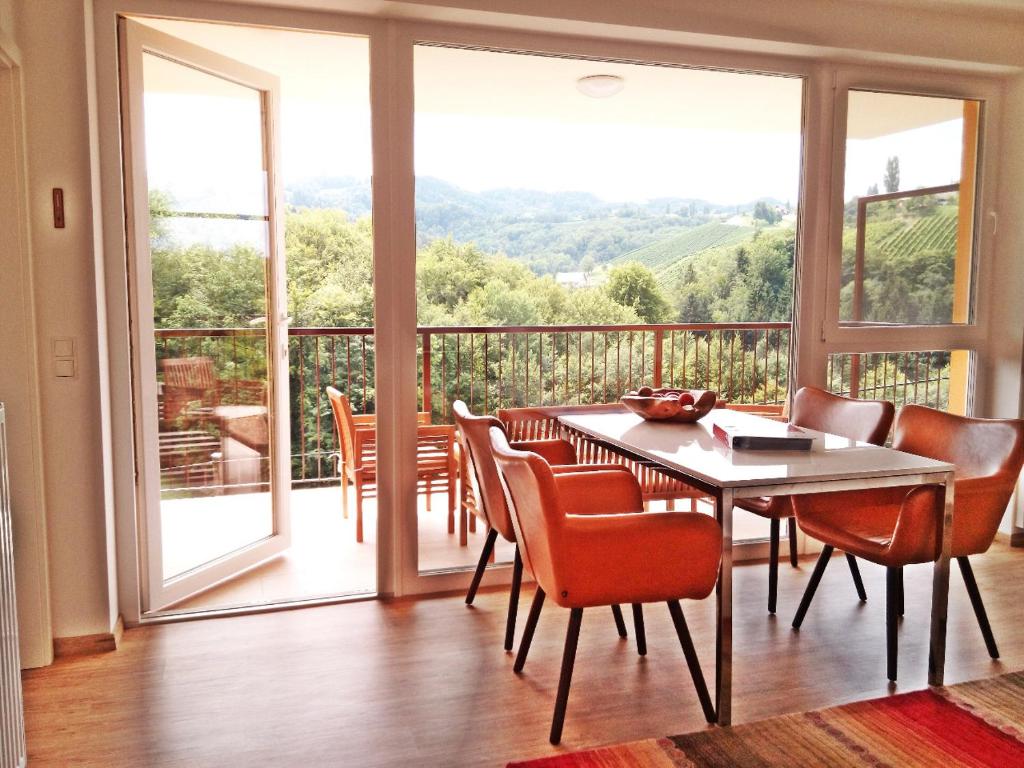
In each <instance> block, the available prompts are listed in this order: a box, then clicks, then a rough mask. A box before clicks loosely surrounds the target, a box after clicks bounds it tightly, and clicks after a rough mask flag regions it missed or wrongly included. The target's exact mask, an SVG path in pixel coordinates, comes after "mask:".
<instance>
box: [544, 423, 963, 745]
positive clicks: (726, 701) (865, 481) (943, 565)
mask: <svg viewBox="0 0 1024 768" xmlns="http://www.w3.org/2000/svg"><path fill="white" fill-rule="evenodd" d="M571 419H573V416H571V415H567V416H562V417H559V422H560V423H561V427H562V429H563V430H565V431H567V432H569V433H575V435H576V436H578V437H580V438H583V439H585V440H588V441H590V442H594V443H597V444H599V445H600V446H601V447H603V448H607V449H608V450H611V451H614V452H615V453H618V454H619V455H621V456H625V457H626V458H629V459H631V460H632V461H636V462H638V463H642V464H648V465H653V466H656V467H657V468H658V471H659V472H664V473H665V474H667V475H669V476H670V477H673V478H675V479H677V480H681V481H683V482H685V483H688V484H690V485H693V486H695V487H697V488H700V489H701V490H703V491H705V492H706V493H707V494H708V495H709V496H711V497H712V498H713V499H714V500H715V518H716V519H717V520H718V522H719V524H720V525H721V526H722V563H721V566H720V570H719V575H718V584H717V587H716V598H717V614H718V616H717V618H718V622H717V631H716V638H715V681H716V684H715V712H716V715H717V722H718V724H719V725H730V724H731V722H732V516H733V506H734V504H735V501H736V499H747V498H757V497H761V496H795V495H798V494H805V493H828V492H833V491H860V490H870V489H872V488H893V487H899V486H904V485H942V486H944V488H945V503H944V509H943V516H942V551H941V554H940V555H939V558H938V559H937V560H936V561H935V564H934V568H933V572H932V612H931V641H930V645H929V653H928V684H929V685H942V683H943V674H944V668H945V659H946V615H947V609H948V603H949V560H950V553H951V550H952V543H953V493H954V485H953V471H952V469H948V470H942V471H923V472H916V473H905V474H893V475H882V476H875V477H866V478H836V479H830V480H812V481H802V482H766V483H762V484H760V485H741V486H723V485H719V484H716V483H712V482H708V481H707V480H706V479H704V478H701V477H696V476H694V475H691V474H688V473H687V472H685V471H682V469H681V468H679V467H670V466H667V465H666V464H664V463H663V462H662V461H660V460H659V459H658V458H657V457H655V456H652V455H649V454H646V453H644V452H643V450H642V448H641V447H640V446H633V445H630V446H626V445H622V444H619V443H615V442H612V441H611V440H609V439H607V438H608V436H607V435H604V434H602V433H600V432H597V431H590V430H588V429H586V428H584V427H582V426H580V425H579V424H572V423H568V421H567V420H571ZM947 466H948V465H947Z"/></svg>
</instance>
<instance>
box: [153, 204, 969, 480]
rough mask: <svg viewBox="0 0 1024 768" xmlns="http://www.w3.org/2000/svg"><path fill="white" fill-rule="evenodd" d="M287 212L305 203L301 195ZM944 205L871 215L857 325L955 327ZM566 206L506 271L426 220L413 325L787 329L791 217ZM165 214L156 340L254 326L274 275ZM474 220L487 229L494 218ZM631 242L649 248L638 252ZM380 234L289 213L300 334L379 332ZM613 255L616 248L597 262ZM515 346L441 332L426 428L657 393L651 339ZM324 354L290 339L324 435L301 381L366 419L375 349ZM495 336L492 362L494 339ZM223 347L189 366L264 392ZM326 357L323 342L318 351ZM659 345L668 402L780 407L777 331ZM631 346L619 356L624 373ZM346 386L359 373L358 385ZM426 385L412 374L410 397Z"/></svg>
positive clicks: (293, 312) (891, 389) (949, 218)
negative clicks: (376, 279)
mask: <svg viewBox="0 0 1024 768" xmlns="http://www.w3.org/2000/svg"><path fill="white" fill-rule="evenodd" d="M524 197H527V196H525V195H524V194H519V195H518V196H517V200H519V203H517V204H522V199H523V198H524ZM536 197H537V200H538V201H539V202H537V205H540V206H541V207H543V206H547V207H548V208H549V209H551V208H552V205H551V199H550V196H548V195H546V194H542V193H537V195H536ZM292 199H293V200H295V199H300V200H301V199H302V198H301V196H294V195H293V198H292ZM307 202H310V201H307ZM311 202H316V200H312V201H311ZM491 202H493V201H491ZM535 202H536V201H535ZM563 202H565V201H563ZM956 203H957V201H956V197H955V195H952V196H945V197H942V198H934V197H933V198H914V199H911V200H899V201H891V202H886V203H879V204H875V205H873V206H872V207H871V209H870V214H869V218H868V226H867V229H866V233H865V234H866V237H865V240H866V245H865V283H864V304H863V307H862V317H864V318H865V319H872V320H874V319H884V320H886V321H890V322H893V321H900V322H907V321H912V322H940V321H941V320H942V318H948V317H949V313H950V311H951V310H950V307H951V303H952V269H953V261H954V254H955V247H956V207H957V206H956ZM565 205H568V206H569V207H570V208H571V207H572V206H575V209H573V210H574V212H573V213H572V214H571V215H570V214H569V213H567V212H566V211H564V210H561V211H556V210H548V213H547V216H548V219H549V220H548V221H546V222H545V223H544V224H543V226H542V225H540V224H538V223H537V221H538V219H539V218H543V216H542V212H541V211H539V210H537V209H533V210H530V211H527V212H525V213H523V219H522V220H521V221H519V222H511V221H510V222H508V226H507V227H505V228H504V229H503V230H501V231H502V232H503V233H504V234H502V235H501V237H506V238H507V237H509V235H510V232H513V231H517V230H522V231H523V232H526V233H527V234H529V239H530V242H529V243H526V242H522V241H521V242H520V243H519V246H520V248H519V251H518V255H512V254H510V253H508V252H506V251H503V250H500V249H496V248H494V247H493V246H492V247H485V246H484V245H482V244H481V242H491V241H494V240H495V238H496V237H497V235H496V234H495V233H494V232H492V233H491V238H490V240H488V238H487V237H483V236H481V237H479V238H478V239H479V241H481V242H477V240H476V239H472V240H471V239H464V236H459V235H457V234H456V232H459V231H464V230H465V231H468V230H469V229H471V228H470V227H468V225H466V226H464V227H462V228H460V227H458V226H452V227H451V228H450V229H448V230H447V231H445V230H444V228H443V226H442V225H441V224H439V223H438V222H439V221H440V220H439V219H435V220H434V221H433V223H431V224H430V225H429V227H427V229H428V230H430V231H437V232H438V233H439V234H438V235H437V236H435V237H431V238H429V239H428V238H425V237H423V234H422V231H421V232H420V238H419V239H420V241H421V244H420V246H419V249H418V252H417V258H416V292H417V317H418V323H419V325H421V326H430V327H445V326H493V327H502V326H562V325H569V326H585V325H638V324H650V323H736V322H746V321H750V322H773V321H775V322H786V323H788V322H789V321H790V319H791V313H792V297H793V264H794V255H795V248H796V227H795V225H794V221H793V219H794V218H795V217H793V216H788V217H783V215H782V214H781V213H780V209H782V210H785V209H784V207H783V206H776V205H769V204H767V203H765V204H763V205H761V206H757V208H758V210H757V213H758V214H759V215H758V216H754V215H753V214H754V208H755V206H747V207H746V209H745V210H743V209H742V207H736V208H733V209H732V210H726V211H719V212H717V213H716V212H715V211H713V210H711V208H710V207H709V208H708V210H707V212H706V213H705V209H704V207H703V204H701V203H699V202H690V203H684V202H678V201H677V202H675V203H672V202H669V203H667V204H665V205H664V206H663V205H658V206H654V207H651V206H650V205H648V206H646V207H640V206H636V207H634V208H628V207H623V206H618V207H615V208H613V209H611V210H609V208H608V206H602V205H596V207H595V205H594V202H593V200H589V199H587V198H586V196H582V197H581V198H580V199H573V198H572V197H571V196H570V199H569V200H568V201H567V202H565ZM666 206H667V211H666ZM673 206H676V207H675V208H673ZM498 208H499V209H500V206H498ZM173 209H174V205H173V201H171V200H170V199H169V198H168V197H167V196H166V195H162V194H160V193H154V194H153V195H152V196H151V212H152V217H151V221H152V232H151V241H152V244H153V247H152V268H153V276H154V279H153V287H154V312H155V318H154V319H155V321H156V327H157V328H158V329H181V328H242V329H253V328H259V327H260V326H261V324H262V315H263V312H264V306H263V302H264V290H265V288H264V270H265V267H266V261H265V259H264V258H263V256H262V254H261V252H260V251H259V250H258V249H256V248H255V247H253V246H251V245H246V244H231V245H212V244H210V243H203V242H193V243H192V244H185V243H184V242H183V240H184V238H182V237H181V236H180V234H179V233H178V232H177V230H176V223H177V222H176V217H175V215H174V210H173ZM738 209H739V210H738ZM588 210H589V213H587V211H588ZM434 212H435V213H436V210H435V211H434ZM691 214H692V215H691ZM851 215H852V214H851V213H850V210H848V215H847V221H846V226H845V228H844V239H843V275H842V280H843V283H842V290H841V300H842V302H843V304H842V311H843V313H844V314H843V316H844V317H848V316H849V313H850V306H851V304H850V303H851V301H852V274H853V272H852V270H853V246H854V241H855V231H854V229H853V227H852V219H851ZM574 217H575V218H574ZM556 219H558V220H556ZM787 219H788V220H787ZM483 221H487V222H492V223H493V221H492V219H488V218H486V217H484V219H483ZM641 224H642V226H641ZM631 226H634V228H633V229H630V227H631ZM438 227H441V228H440V229H437V228H438ZM551 227H555V228H556V229H557V228H561V231H562V236H563V238H564V242H566V243H568V242H571V243H576V245H577V246H579V247H576V248H574V247H568V246H567V247H566V248H565V250H564V251H557V250H554V249H556V248H558V247H561V246H559V245H558V244H557V243H556V244H554V245H552V246H551V248H552V251H551V252H549V251H548V250H547V249H546V248H545V246H544V238H543V237H542V235H541V234H538V233H542V232H544V231H547V230H546V229H545V228H551ZM431 228H432V229H431ZM602 228H603V230H604V231H605V233H606V234H609V233H615V236H614V237H611V240H610V241H609V240H606V239H594V238H593V237H590V235H591V234H592V233H593V232H595V231H597V230H600V229H602ZM630 232H633V233H634V234H636V233H637V232H643V233H644V234H643V237H639V238H636V239H632V240H631V239H630V237H629V233H630ZM441 233H443V234H441ZM372 234H373V233H372V226H371V220H370V217H369V215H367V214H366V213H363V215H359V216H350V215H349V214H348V213H346V212H345V211H343V210H340V209H338V208H326V207H312V206H300V205H295V204H292V205H289V206H288V209H287V212H286V218H285V251H286V270H287V288H288V313H289V317H290V324H291V326H292V327H308V328H337V329H342V328H369V327H371V326H372V325H373V324H374V321H373V314H374V292H373V249H372ZM498 239H500V238H498ZM513 239H515V238H513ZM520 240H522V238H520ZM609 242H612V243H619V245H616V246H614V247H613V246H609V244H608V243H609ZM580 244H582V245H580ZM563 245H564V243H563ZM557 253H563V254H566V256H567V260H566V261H565V264H566V265H568V266H572V267H575V268H576V269H577V270H578V273H580V274H583V275H585V276H586V281H585V284H583V285H568V284H564V283H560V282H559V281H558V280H556V276H555V275H554V274H552V272H551V271H550V269H551V268H552V264H555V263H558V264H559V265H560V264H561V262H560V261H559V259H554V260H553V261H552V259H551V258H550V257H549V258H547V260H546V261H545V254H549V256H550V255H554V254H557ZM556 271H561V270H556ZM158 333H159V331H158ZM509 336H510V334H504V337H506V339H505V346H504V347H501V346H498V347H497V348H494V347H492V348H491V349H490V351H488V348H487V346H486V344H485V343H484V342H483V340H482V336H481V337H480V338H479V339H472V338H469V337H466V338H461V339H460V338H459V337H458V335H457V334H439V335H437V334H435V335H434V336H433V338H432V340H431V341H430V342H429V343H430V345H431V350H430V351H431V352H432V363H431V366H432V368H431V371H430V374H431V375H430V379H431V384H432V387H431V394H432V398H431V402H430V403H423V404H422V405H421V407H425V408H427V409H429V410H432V411H433V412H434V416H435V418H437V419H444V418H446V413H447V402H448V401H449V400H450V399H452V398H454V397H466V395H467V393H466V392H463V390H462V388H463V387H464V386H466V387H468V388H469V394H470V395H471V396H472V397H476V398H477V399H478V400H479V401H480V404H483V403H486V404H487V406H488V408H493V407H495V406H497V405H498V404H507V405H513V404H515V405H526V404H539V403H541V402H556V401H560V400H576V401H580V402H587V401H590V400H607V399H609V398H611V399H615V398H617V397H618V395H619V394H621V392H619V391H618V389H620V388H621V386H624V385H623V384H622V382H623V381H627V380H628V381H629V382H630V383H633V382H634V380H644V379H646V380H649V379H650V378H651V377H652V375H653V372H652V369H651V365H652V364H653V360H654V357H655V355H654V352H655V350H654V344H655V338H654V335H653V334H652V333H650V332H648V333H643V334H640V333H629V334H626V333H605V334H589V335H588V334H583V333H576V334H570V333H547V334H541V333H538V334H534V335H526V336H525V338H515V339H509V338H507V337H509ZM331 338H332V339H334V340H331V341H330V342H329V343H330V355H328V351H327V347H326V346H325V347H323V348H322V349H321V347H320V344H321V340H316V344H315V345H314V343H313V342H314V340H312V339H306V342H305V343H303V341H302V339H299V340H298V341H296V339H294V338H293V339H292V343H291V345H290V346H291V354H292V366H291V375H292V385H291V386H292V390H293V393H292V396H293V400H294V401H295V402H294V403H293V409H294V411H296V412H298V413H300V414H306V418H307V419H316V420H322V419H323V417H324V414H325V407H324V404H323V402H322V400H321V397H320V393H319V392H318V391H317V390H316V389H315V387H314V386H313V385H312V384H311V382H315V381H319V382H320V383H321V384H323V383H325V382H328V381H332V380H334V381H337V380H338V378H339V377H340V378H345V380H346V383H348V384H349V386H350V388H351V392H350V395H351V397H352V400H353V405H354V406H355V407H356V408H357V409H358V410H364V411H368V412H369V411H372V410H373V408H374V399H375V398H374V387H373V376H374V365H373V363H374V359H373V344H372V335H364V336H362V337H360V341H359V343H358V345H357V346H356V347H355V348H353V347H352V345H351V344H352V339H353V338H355V337H348V336H346V337H344V338H342V337H341V336H338V337H337V338H334V337H331ZM489 338H490V339H492V343H497V344H499V345H500V343H501V338H500V337H499V336H494V335H491V336H490V337H489ZM215 341H216V340H210V343H211V344H214V346H213V347H210V346H207V347H202V346H200V347H199V348H198V352H199V353H201V354H205V355H210V356H212V357H214V358H215V359H216V361H217V365H218V368H219V371H220V374H221V375H222V376H224V377H226V378H230V377H231V376H236V377H238V376H241V377H243V378H258V377H259V376H260V375H265V374H264V373H263V372H262V371H261V370H259V369H260V368H261V367H262V363H261V360H263V359H265V358H264V357H263V355H262V353H261V352H260V350H259V349H258V345H256V347H252V348H251V349H250V350H249V351H244V350H243V353H242V354H241V357H239V353H238V351H237V349H238V346H237V343H236V345H235V351H234V353H233V356H231V357H230V358H228V357H227V356H226V355H225V354H224V351H223V348H218V347H216V344H215ZM342 342H344V343H345V344H347V345H348V346H347V347H346V356H345V366H347V367H346V368H345V370H344V371H343V372H339V370H338V360H337V358H338V354H337V349H338V348H339V347H338V344H340V343H342ZM322 343H323V344H325V345H326V344H328V339H326V338H325V339H323V340H322ZM463 343H464V344H467V345H473V344H474V343H476V344H477V346H476V347H475V348H474V347H470V349H463V348H462V347H461V346H459V345H460V344H463ZM658 343H659V344H662V345H663V355H664V360H665V362H664V363H663V365H665V369H664V371H663V377H664V379H665V380H666V383H668V380H670V379H671V381H672V383H673V384H677V385H678V384H685V385H687V386H695V387H702V386H706V387H709V388H715V389H718V390H719V391H720V392H721V393H722V395H723V396H725V397H727V398H728V399H730V400H732V401H735V402H776V401H779V402H781V400H783V399H784V398H785V395H786V391H785V381H786V366H787V364H788V360H787V357H788V331H786V332H785V333H782V332H777V333H776V332H770V333H751V332H746V333H736V332H734V331H730V330H720V331H713V332H693V331H690V332H687V333H685V334H681V336H680V338H676V336H674V335H673V336H672V339H671V342H669V341H668V340H666V339H665V338H662V340H661V341H660V342H658ZM480 345H483V346H482V348H481V347H480ZM626 345H628V349H629V356H628V360H625V361H624V360H623V356H624V355H623V349H624V348H626ZM421 346H422V345H421ZM184 349H185V347H184V346H183V343H179V344H175V343H172V342H165V343H164V345H163V346H162V347H161V351H160V352H159V353H158V354H160V355H161V356H163V357H167V356H175V355H182V354H185V352H184V351H183V350H184ZM189 349H191V350H192V351H191V352H189V354H195V353H196V347H191V348H189ZM422 351H423V350H422V348H421V353H422ZM932 357H933V358H934V359H932V358H929V360H928V370H930V371H931V374H930V375H931V376H934V377H935V382H936V383H934V384H932V389H933V390H934V391H936V392H938V390H939V388H940V386H943V385H942V384H941V383H940V382H942V381H944V378H943V376H944V375H946V376H947V377H948V371H947V373H946V374H943V373H942V372H943V371H944V369H946V368H947V367H948V355H947V354H945V353H944V352H937V353H935V354H934V355H933V356H932ZM328 359H330V360H331V362H330V363H329V362H327V360H328ZM517 359H518V360H519V365H518V369H517V368H516V365H515V363H514V362H513V363H512V368H511V370H510V369H509V366H508V363H509V361H510V360H511V361H515V360H517ZM447 360H451V361H455V360H459V361H460V363H459V365H460V368H461V372H460V377H464V378H465V379H466V381H463V380H462V379H461V378H460V379H456V378H455V377H454V376H453V375H452V371H451V370H450V369H446V368H445V367H444V366H445V365H446V362H445V361H447ZM871 360H873V361H874V362H871V363H867V361H866V363H867V364H865V365H862V366H861V375H862V376H863V377H864V381H865V382H868V381H877V380H878V377H879V375H880V373H881V372H882V370H883V367H884V373H885V375H884V378H883V384H882V388H881V390H878V391H877V393H878V394H879V395H880V396H885V395H887V394H889V395H890V396H891V397H893V399H895V395H896V393H897V390H898V389H899V388H900V386H901V385H904V386H903V389H904V390H906V386H905V384H906V382H908V381H909V380H911V379H912V378H913V376H914V375H915V374H914V373H913V371H912V370H911V368H912V367H913V368H914V369H915V370H916V369H917V368H920V365H921V361H920V359H919V356H914V358H913V359H911V358H909V357H907V358H905V359H904V361H903V362H900V360H898V359H896V358H892V359H890V358H889V357H888V356H874V357H873V358H871ZM669 361H671V362H669ZM503 364H504V367H502V366H503ZM588 366H589V369H588ZM626 366H628V369H627V368H626ZM669 366H671V367H672V370H671V371H669ZM876 368H877V370H876ZM838 370H839V374H838V380H836V381H834V382H833V386H834V388H836V389H838V390H841V391H844V390H848V388H849V381H848V380H846V379H844V376H847V377H848V374H844V373H843V368H842V367H841V366H840V367H839V369H838ZM353 371H355V372H356V373H357V375H356V377H355V378H356V381H355V383H353V378H352V377H353ZM627 374H628V378H627ZM422 379H423V377H422V365H421V396H422V393H423V383H424V382H423V380H422ZM474 381H475V384H474V383H473V382H474ZM595 381H598V382H600V386H596V385H595V383H594V382H595ZM466 382H469V383H468V384H467V383H466ZM588 383H589V386H588ZM780 383H781V384H780ZM944 396H945V394H944V393H943V394H942V397H944ZM300 403H301V407H297V406H300ZM311 439H312V438H311V437H310V436H309V435H308V434H307V433H306V432H305V431H304V430H303V429H301V428H300V426H299V425H294V428H293V441H302V442H303V443H307V442H309V441H310V440H311ZM307 448H308V451H307V452H308V453H310V454H311V455H314V456H319V455H321V454H322V450H321V449H322V448H323V446H322V445H313V444H310V445H308V446H307ZM317 461H318V462H319V461H320V459H317ZM297 471H298V470H297ZM302 471H304V469H303V470H302Z"/></svg>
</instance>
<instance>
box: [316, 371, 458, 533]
mask: <svg viewBox="0 0 1024 768" xmlns="http://www.w3.org/2000/svg"><path fill="white" fill-rule="evenodd" d="M327 397H328V399H329V400H330V402H331V410H332V411H333V413H334V428H335V436H336V437H337V440H338V446H339V452H338V454H337V457H338V474H339V475H340V476H341V504H342V514H343V515H344V517H345V519H348V506H349V500H348V489H349V485H352V486H353V487H354V489H355V497H356V541H357V542H360V543H362V541H363V501H364V499H367V498H371V497H375V496H376V494H377V430H376V417H375V416H373V415H358V416H355V415H353V414H352V406H351V404H350V403H349V399H348V397H346V396H345V395H343V394H341V392H339V391H338V390H337V389H335V388H334V387H327ZM417 420H418V422H419V423H418V424H417V426H416V490H417V493H420V494H425V495H426V506H427V511H430V508H431V496H432V495H433V493H434V492H435V491H438V492H439V491H441V490H444V491H446V492H447V494H448V532H449V533H451V532H452V531H454V529H455V497H456V483H457V481H458V474H459V473H458V461H457V459H456V455H455V427H453V426H450V425H447V424H430V414H429V413H420V414H419V416H418V419H417Z"/></svg>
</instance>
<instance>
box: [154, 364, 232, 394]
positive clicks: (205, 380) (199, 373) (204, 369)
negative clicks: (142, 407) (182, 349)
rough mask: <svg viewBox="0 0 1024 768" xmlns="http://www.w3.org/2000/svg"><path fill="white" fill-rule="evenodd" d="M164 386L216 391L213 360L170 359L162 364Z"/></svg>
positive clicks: (216, 382) (216, 383) (216, 384)
mask: <svg viewBox="0 0 1024 768" xmlns="http://www.w3.org/2000/svg"><path fill="white" fill-rule="evenodd" d="M161 368H163V372H164V385H165V386H172V387H188V388H189V389H215V388H216V387H217V386H218V381H217V374H216V371H215V370H214V367H213V359H212V358H209V357H169V358H167V359H166V360H163V361H162V362H161Z"/></svg>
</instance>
